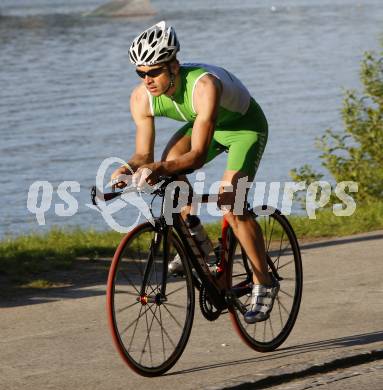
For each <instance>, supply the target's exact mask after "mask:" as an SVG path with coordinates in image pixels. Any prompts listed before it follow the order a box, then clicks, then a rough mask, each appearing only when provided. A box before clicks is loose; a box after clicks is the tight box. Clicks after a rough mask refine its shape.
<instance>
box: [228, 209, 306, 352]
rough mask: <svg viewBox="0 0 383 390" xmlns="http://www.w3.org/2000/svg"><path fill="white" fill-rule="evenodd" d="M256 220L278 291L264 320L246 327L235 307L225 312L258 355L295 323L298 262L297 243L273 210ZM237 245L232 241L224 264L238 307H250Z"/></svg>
mask: <svg viewBox="0 0 383 390" xmlns="http://www.w3.org/2000/svg"><path fill="white" fill-rule="evenodd" d="M254 216H255V214H254ZM256 221H257V223H258V224H259V226H260V227H261V230H262V234H263V238H264V242H265V249H266V259H267V264H268V269H269V272H270V273H272V274H273V275H274V277H275V278H277V279H278V280H279V283H280V290H279V293H278V295H277V297H276V299H275V302H274V307H273V310H272V311H271V313H270V317H269V319H267V320H266V321H263V322H258V323H255V324H247V323H246V322H245V321H244V319H243V314H242V313H241V312H239V311H238V310H237V309H236V308H234V307H231V308H230V309H229V311H230V316H231V319H232V322H233V325H234V328H235V329H236V331H237V332H238V334H239V335H240V337H241V338H242V339H243V341H245V343H246V344H247V345H248V346H249V347H251V348H253V349H255V350H257V351H259V352H269V351H273V350H274V349H276V348H277V347H279V346H280V345H281V344H282V343H283V342H284V341H285V340H286V338H287V337H288V335H289V334H290V332H291V330H292V329H293V326H294V324H295V321H296V318H297V315H298V311H299V306H300V302H301V296H302V283H303V281H302V261H301V254H300V250H299V245H298V241H297V239H296V237H295V234H294V231H293V229H292V227H291V225H290V223H289V222H288V220H287V219H286V217H284V216H283V215H281V214H280V212H279V211H275V212H274V213H272V214H271V215H268V216H256ZM237 246H239V245H237V240H234V242H233V245H232V249H231V255H230V257H229V264H228V265H229V267H228V268H229V273H230V274H229V284H230V286H231V288H232V291H233V292H234V294H235V295H236V296H237V297H238V298H239V300H240V301H241V303H242V305H244V306H245V307H247V308H250V302H251V285H252V280H253V275H252V268H251V264H250V261H249V259H248V258H247V255H246V253H245V251H244V250H243V249H242V248H240V250H239V251H238V250H237V251H236V249H235V248H236V247H237Z"/></svg>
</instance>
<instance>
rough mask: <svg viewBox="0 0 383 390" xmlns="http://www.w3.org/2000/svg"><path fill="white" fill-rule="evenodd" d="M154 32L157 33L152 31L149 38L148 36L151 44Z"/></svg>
mask: <svg viewBox="0 0 383 390" xmlns="http://www.w3.org/2000/svg"><path fill="white" fill-rule="evenodd" d="M154 34H155V31H152V32H151V33H150V35H149V38H148V43H149V45H150V44H151V43H152V42H153V38H154Z"/></svg>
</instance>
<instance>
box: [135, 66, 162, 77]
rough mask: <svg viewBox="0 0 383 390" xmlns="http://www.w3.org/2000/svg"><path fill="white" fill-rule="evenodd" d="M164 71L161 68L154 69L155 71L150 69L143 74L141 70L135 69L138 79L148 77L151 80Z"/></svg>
mask: <svg viewBox="0 0 383 390" xmlns="http://www.w3.org/2000/svg"><path fill="white" fill-rule="evenodd" d="M163 71H164V67H163V66H161V68H156V69H151V70H148V71H147V72H143V71H142V70H138V69H136V73H137V74H138V76H139V77H141V78H142V79H144V78H145V77H146V76H149V77H151V78H153V77H157V76H159V75H160V74H161V73H162V72H163Z"/></svg>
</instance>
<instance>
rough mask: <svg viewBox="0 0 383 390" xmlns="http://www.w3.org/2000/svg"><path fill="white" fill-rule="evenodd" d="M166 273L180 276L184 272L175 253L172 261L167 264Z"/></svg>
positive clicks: (179, 258) (178, 256)
mask: <svg viewBox="0 0 383 390" xmlns="http://www.w3.org/2000/svg"><path fill="white" fill-rule="evenodd" d="M168 272H169V274H175V275H182V274H183V272H184V267H183V265H182V261H181V257H180V255H179V254H178V253H177V254H176V255H175V256H174V258H173V260H171V261H169V264H168Z"/></svg>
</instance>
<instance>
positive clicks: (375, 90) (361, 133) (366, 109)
mask: <svg viewBox="0 0 383 390" xmlns="http://www.w3.org/2000/svg"><path fill="white" fill-rule="evenodd" d="M382 46H383V42H382ZM360 79H361V82H362V86H363V89H362V93H358V92H357V91H355V90H347V91H346V92H345V97H344V100H343V107H342V111H341V112H342V120H343V124H344V129H343V131H341V132H337V131H334V130H332V129H327V130H326V131H325V133H324V135H322V136H321V137H320V138H319V139H317V140H316V146H317V148H318V149H319V150H320V151H321V154H320V156H319V158H320V160H321V165H322V166H323V167H324V168H326V170H327V171H328V172H329V173H330V174H331V176H332V177H333V178H334V179H335V180H336V181H337V182H340V181H349V180H351V181H356V182H357V183H358V187H359V189H358V193H356V194H354V195H355V196H354V198H355V199H356V200H358V201H366V202H369V201H381V200H382V199H383V51H382V52H380V53H379V55H377V54H374V53H372V52H367V53H365V55H364V58H363V60H362V62H361V67H360ZM290 175H291V177H292V178H293V179H294V180H296V181H306V182H308V183H310V182H312V181H316V180H320V179H322V178H323V176H324V175H323V174H320V173H318V172H316V171H314V170H313V168H312V167H311V166H309V165H303V166H302V167H300V168H299V169H293V170H292V171H290Z"/></svg>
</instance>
